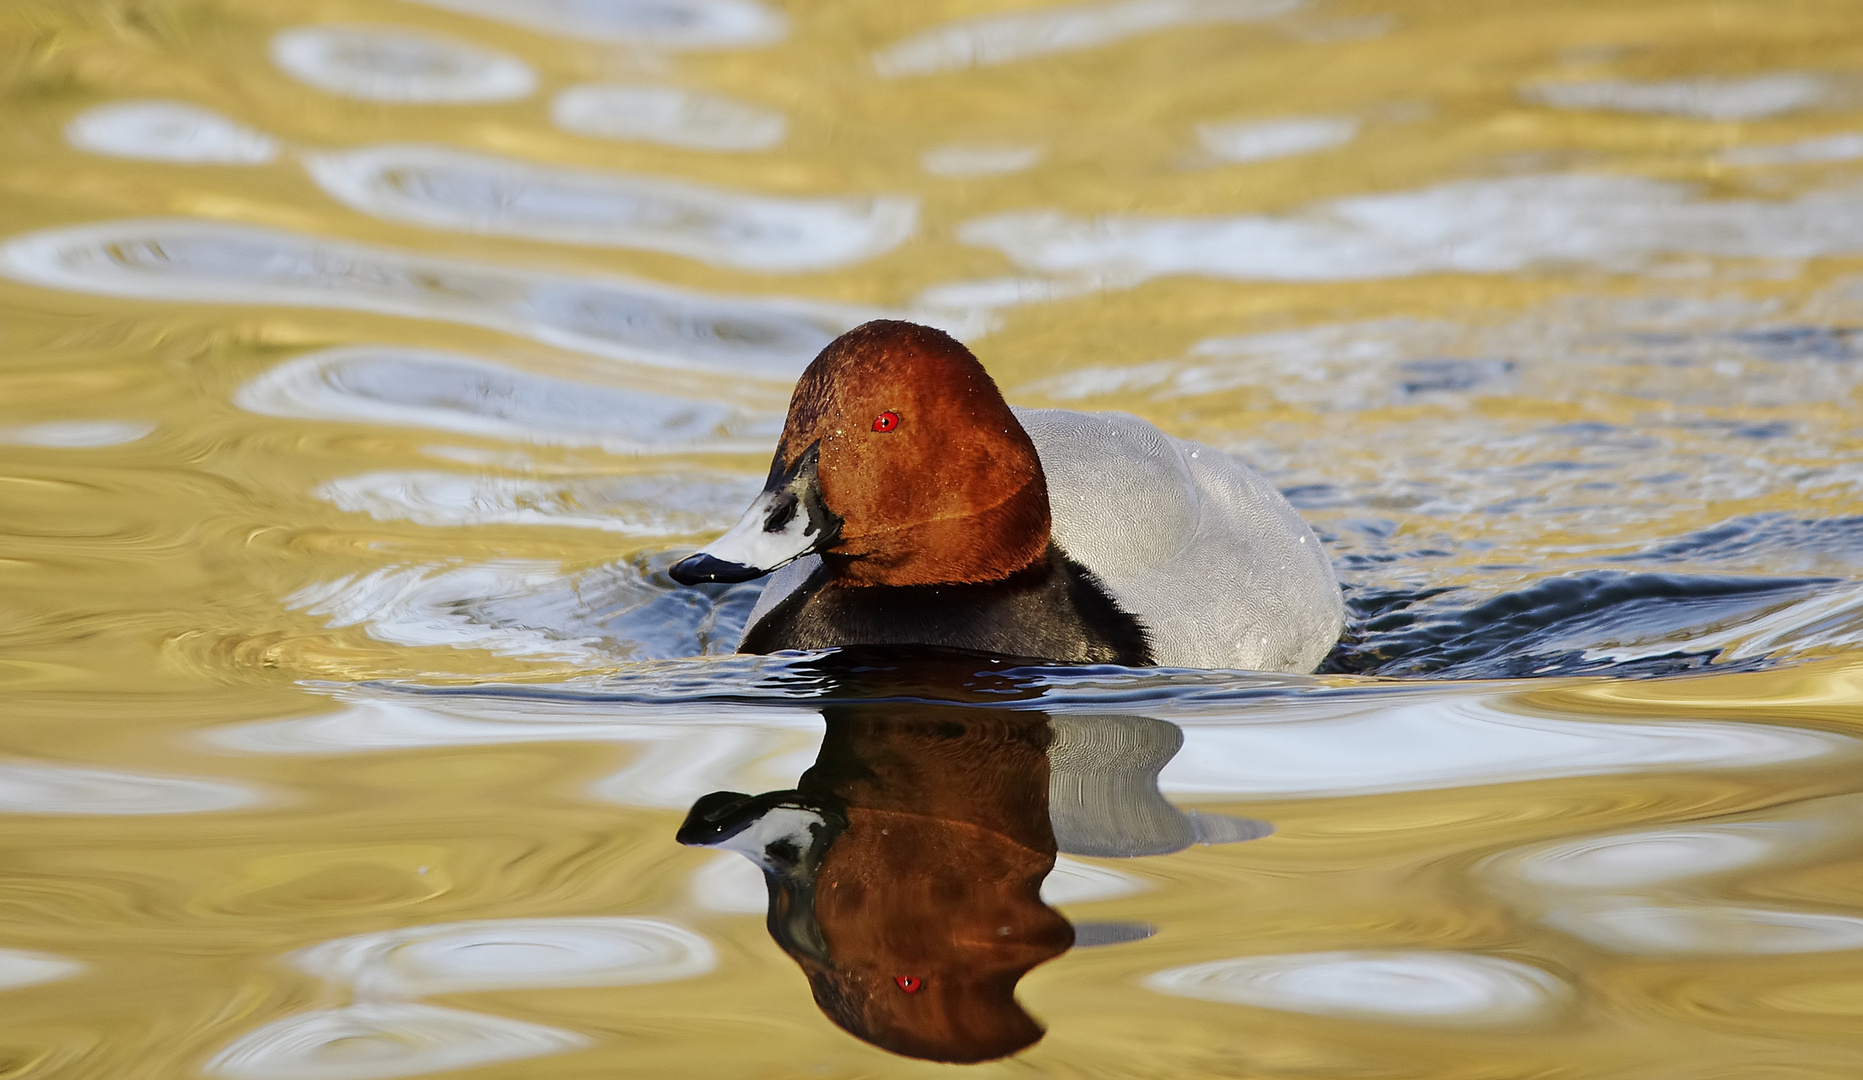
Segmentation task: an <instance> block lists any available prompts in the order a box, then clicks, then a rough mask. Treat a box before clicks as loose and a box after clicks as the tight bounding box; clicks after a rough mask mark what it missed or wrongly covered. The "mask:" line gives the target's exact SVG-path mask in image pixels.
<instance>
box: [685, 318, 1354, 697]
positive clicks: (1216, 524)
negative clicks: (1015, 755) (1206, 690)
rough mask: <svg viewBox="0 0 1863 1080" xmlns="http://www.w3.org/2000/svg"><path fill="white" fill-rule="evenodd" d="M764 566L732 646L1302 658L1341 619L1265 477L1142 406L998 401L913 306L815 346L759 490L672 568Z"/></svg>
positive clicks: (1106, 658)
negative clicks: (764, 576) (1077, 408)
mask: <svg viewBox="0 0 1863 1080" xmlns="http://www.w3.org/2000/svg"><path fill="white" fill-rule="evenodd" d="M921 384H922V385H921ZM848 399H854V400H852V401H850V400H848ZM868 413H873V414H874V416H875V418H874V419H873V421H872V426H871V430H870V431H868V430H863V428H866V426H867V425H866V424H865V420H866V418H867V415H868ZM908 425H910V429H911V430H910V434H909V435H906V437H899V436H901V435H902V434H903V433H906V432H907V431H908ZM776 567H780V569H777V572H776V573H775V574H774V575H773V576H772V577H771V579H770V581H769V583H768V584H767V585H766V586H765V589H764V593H763V595H762V597H761V598H760V599H759V601H758V603H757V605H756V607H755V609H754V610H753V611H752V613H751V616H750V619H749V621H748V623H747V624H746V625H747V629H746V631H745V634H744V639H743V642H742V644H741V645H740V651H744V652H759V653H761V652H777V651H781V650H785V649H817V648H826V647H833V646H838V645H854V644H887V645H935V646H945V647H951V648H963V649H971V650H976V651H982V652H992V653H1000V654H1004V655H1007V656H1015V657H1023V658H1033V659H1041V660H1052V661H1060V662H1064V663H1114V664H1124V665H1128V666H1144V665H1152V664H1160V665H1166V666H1172V667H1199V668H1242V669H1249V670H1257V671H1311V670H1313V668H1314V667H1315V666H1317V665H1318V664H1319V662H1320V661H1321V660H1322V659H1324V658H1325V656H1326V654H1327V653H1328V652H1329V651H1330V650H1331V648H1332V646H1333V645H1334V643H1335V642H1337V641H1338V638H1339V634H1340V631H1341V630H1342V629H1343V626H1344V605H1343V603H1342V602H1341V599H1340V594H1339V586H1338V584H1337V582H1336V580H1335V579H1334V577H1333V572H1332V566H1331V563H1330V562H1329V561H1328V559H1327V557H1326V555H1325V552H1324V551H1323V550H1322V549H1321V547H1320V543H1319V540H1318V538H1317V537H1315V536H1314V535H1313V532H1312V530H1311V529H1309V528H1308V527H1307V525H1306V523H1305V522H1303V521H1302V520H1301V519H1300V516H1299V515H1298V514H1296V513H1295V512H1294V509H1293V507H1291V506H1289V505H1288V503H1287V501H1286V500H1285V499H1283V498H1282V497H1281V495H1280V493H1279V492H1278V491H1276V490H1275V489H1274V487H1273V486H1272V485H1271V484H1269V483H1268V482H1267V481H1266V480H1265V479H1263V478H1262V477H1261V476H1260V475H1259V474H1257V473H1255V472H1254V471H1253V470H1251V469H1249V468H1248V467H1246V466H1244V465H1242V464H1240V463H1239V462H1237V461H1235V460H1234V459H1233V458H1230V457H1229V456H1228V455H1226V454H1223V453H1221V452H1219V451H1216V450H1212V449H1211V448H1209V447H1207V446H1202V445H1200V444H1197V443H1192V442H1187V441H1184V440H1181V439H1174V438H1171V437H1170V436H1167V435H1165V434H1164V433H1163V432H1161V431H1159V430H1158V429H1157V428H1155V427H1153V426H1152V425H1150V424H1148V423H1146V422H1145V421H1143V420H1140V419H1138V418H1137V417H1133V416H1127V415H1125V414H1120V413H1076V412H1068V411H1065V410H1059V409H1037V410H1026V409H1016V410H1011V409H1009V408H1008V406H1006V405H1004V404H1003V402H1002V398H1001V396H1000V394H998V393H997V391H996V388H995V385H994V384H993V383H991V382H990V381H989V377H988V376H987V375H986V374H984V373H983V371H982V368H981V367H980V366H979V365H977V363H976V360H975V358H974V357H971V356H970V354H969V352H968V351H967V350H964V348H963V346H962V345H959V344H957V343H956V342H955V341H952V340H951V339H950V338H948V337H945V336H944V335H943V334H942V333H939V332H938V331H936V330H931V329H929V328H926V327H918V326H913V325H912V324H910V323H869V324H867V325H866V326H863V327H860V328H857V329H856V330H853V331H850V332H849V333H848V334H847V335H845V336H844V337H843V338H841V339H838V340H837V341H836V342H835V343H834V344H831V345H830V346H829V347H828V349H826V350H824V351H823V353H822V356H821V357H819V358H817V360H816V362H815V364H812V365H811V366H810V369H809V371H808V372H807V373H805V374H804V376H803V380H802V382H801V383H800V384H798V386H797V389H796V397H795V400H794V401H792V403H791V406H790V421H789V426H788V427H786V428H785V431H784V437H783V445H782V446H781V447H779V449H778V452H777V457H776V461H775V463H774V464H773V465H772V468H771V474H770V482H769V485H768V486H767V487H766V489H765V494H764V495H763V496H762V497H760V498H759V500H758V501H757V503H756V504H754V505H753V506H752V508H751V511H750V512H749V513H747V514H746V515H745V518H744V520H743V521H740V522H739V524H738V525H737V526H736V527H734V528H733V529H732V530H731V532H729V533H727V534H726V535H725V536H724V537H721V538H720V540H719V541H718V542H716V543H714V544H713V545H710V546H708V547H707V548H706V549H705V550H704V551H703V552H701V553H700V554H699V555H695V556H693V557H692V558H691V559H688V560H686V561H685V562H682V563H681V564H680V565H679V566H678V567H675V571H674V572H675V576H676V577H680V578H681V580H688V581H697V580H744V579H747V578H749V577H752V576H756V575H757V574H761V573H765V572H768V571H769V570H770V569H772V568H776Z"/></svg>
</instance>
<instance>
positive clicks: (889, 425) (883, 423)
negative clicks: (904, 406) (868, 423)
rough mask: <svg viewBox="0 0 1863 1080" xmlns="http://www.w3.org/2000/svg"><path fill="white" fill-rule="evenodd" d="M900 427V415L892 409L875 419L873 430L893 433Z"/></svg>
mask: <svg viewBox="0 0 1863 1080" xmlns="http://www.w3.org/2000/svg"><path fill="white" fill-rule="evenodd" d="M898 426H899V414H898V413H896V412H893V411H892V410H891V409H888V410H887V411H885V412H883V413H881V414H880V415H878V416H876V417H874V418H873V430H875V431H891V430H893V429H894V428H896V427H898Z"/></svg>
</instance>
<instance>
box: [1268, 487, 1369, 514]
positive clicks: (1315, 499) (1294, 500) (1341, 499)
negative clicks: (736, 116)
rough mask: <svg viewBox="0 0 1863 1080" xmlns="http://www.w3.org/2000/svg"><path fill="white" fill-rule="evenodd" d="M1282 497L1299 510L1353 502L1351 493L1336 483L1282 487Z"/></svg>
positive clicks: (1324, 508) (1347, 504)
mask: <svg viewBox="0 0 1863 1080" xmlns="http://www.w3.org/2000/svg"><path fill="white" fill-rule="evenodd" d="M1281 497H1282V498H1283V499H1286V500H1287V501H1288V503H1289V504H1290V505H1292V506H1293V507H1294V508H1295V509H1298V510H1331V509H1332V508H1334V507H1336V506H1349V505H1351V503H1352V495H1351V493H1350V492H1348V491H1346V490H1345V489H1344V488H1341V487H1338V486H1337V485H1334V484H1297V485H1295V486H1293V487H1285V488H1282V489H1281Z"/></svg>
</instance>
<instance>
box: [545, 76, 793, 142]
mask: <svg viewBox="0 0 1863 1080" xmlns="http://www.w3.org/2000/svg"><path fill="white" fill-rule="evenodd" d="M550 121H551V122H552V123H554V124H555V125H556V126H557V127H559V128H562V129H563V130H564V131H573V132H575V133H576V134H578V135H593V136H596V137H598V138H603V139H641V140H645V141H647V142H657V143H665V144H666V145H668V146H683V147H686V148H688V149H692V150H716V151H748V150H768V149H769V148H770V147H772V146H775V145H776V144H777V143H780V142H782V141H783V133H784V131H785V130H786V129H787V128H788V126H789V122H788V120H787V119H785V118H784V116H783V114H782V113H780V112H776V111H775V110H773V109H765V108H762V107H760V106H757V105H750V104H747V103H745V102H742V101H738V100H736V99H734V98H728V97H725V96H723V95H722V94H708V93H704V92H702V91H698V90H682V89H680V88H679V87H676V86H615V85H604V84H599V83H597V84H589V85H586V86H572V87H570V88H569V89H567V90H564V91H563V92H561V93H559V94H557V95H556V97H555V98H554V99H553V100H552V101H551V102H550Z"/></svg>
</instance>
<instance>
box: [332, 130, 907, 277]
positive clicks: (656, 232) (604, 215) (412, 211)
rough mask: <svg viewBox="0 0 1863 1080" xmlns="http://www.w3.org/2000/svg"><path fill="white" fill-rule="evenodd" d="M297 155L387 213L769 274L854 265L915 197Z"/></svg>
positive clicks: (486, 159) (396, 154)
mask: <svg viewBox="0 0 1863 1080" xmlns="http://www.w3.org/2000/svg"><path fill="white" fill-rule="evenodd" d="M305 165H306V166H307V167H308V168H309V169H310V172H311V175H312V176H313V177H314V178H315V179H316V181H317V183H318V185H319V186H320V187H322V188H323V189H324V191H326V192H328V193H329V194H330V195H331V196H332V197H334V198H336V199H338V200H340V201H342V202H344V203H346V204H347V205H349V206H352V207H354V208H356V209H358V210H361V211H363V212H364V213H368V214H373V215H374V216H376V217H380V218H385V219H387V220H390V221H406V222H412V223H414V224H417V225H426V226H428V227H431V228H438V229H451V230H457V231H460V232H470V233H486V234H492V235H497V236H511V237H518V238H520V239H525V240H540V241H547V242H550V243H558V244H580V245H587V246H592V247H629V248H644V249H646V250H649V251H662V252H666V253H668V254H671V255H682V256H685V257H686V258H690V259H698V260H700V261H701V262H706V263H710V264H713V265H716V266H731V267H738V268H741V269H746V270H762V271H767V272H773V273H782V272H794V271H802V270H826V269H831V268H834V267H840V266H848V265H852V264H854V263H858V262H861V261H864V260H866V259H869V258H872V257H873V256H875V255H879V254H881V253H883V252H886V251H890V250H892V249H893V248H895V247H897V246H899V244H900V243H902V242H903V241H904V240H905V239H906V238H907V237H908V236H911V235H912V232H913V230H914V229H915V228H917V225H918V202H917V200H916V199H914V198H910V197H907V196H876V197H871V198H781V197H777V196H770V195H754V194H750V193H747V192H741V191H728V190H725V189H723V188H714V187H707V186H704V185H701V184H697V183H693V182H690V181H683V180H670V179H663V178H657V177H648V176H639V175H629V174H625V173H609V172H593V171H588V170H580V169H564V168H557V167H553V166H546V165H535V164H531V163H528V162H524V161H519V160H516V159H513V158H499V157H490V156H487V155H484V154H473V153H468V152H466V151H464V150H455V149H452V148H450V147H445V146H426V145H385V146H371V147H364V148H362V149H358V150H349V151H341V152H332V153H326V154H314V155H311V156H309V157H307V158H306V159H305Z"/></svg>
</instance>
